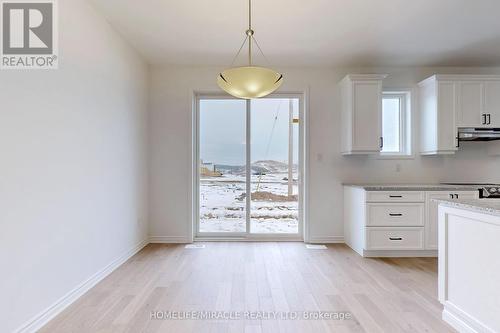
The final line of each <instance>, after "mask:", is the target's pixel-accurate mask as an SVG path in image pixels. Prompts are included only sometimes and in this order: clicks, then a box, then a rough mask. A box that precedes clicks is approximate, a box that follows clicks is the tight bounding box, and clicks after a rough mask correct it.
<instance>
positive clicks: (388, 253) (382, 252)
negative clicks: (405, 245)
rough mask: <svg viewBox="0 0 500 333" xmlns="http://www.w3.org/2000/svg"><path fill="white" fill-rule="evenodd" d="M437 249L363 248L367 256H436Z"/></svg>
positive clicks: (364, 254) (364, 255)
mask: <svg viewBox="0 0 500 333" xmlns="http://www.w3.org/2000/svg"><path fill="white" fill-rule="evenodd" d="M437 256H438V251H437V250H363V257H367V258H377V257H378V258H437Z"/></svg>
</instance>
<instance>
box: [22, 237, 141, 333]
mask: <svg viewBox="0 0 500 333" xmlns="http://www.w3.org/2000/svg"><path fill="white" fill-rule="evenodd" d="M148 243H149V242H148V240H147V239H145V240H143V241H142V242H141V243H139V244H137V245H136V246H135V247H133V248H132V249H130V250H129V251H127V252H125V253H124V254H122V255H121V256H119V257H118V258H116V259H115V260H113V261H112V262H111V263H110V264H108V265H107V266H106V267H104V268H103V269H101V270H100V271H98V272H97V273H95V274H94V275H92V276H91V277H90V278H88V279H87V280H86V281H84V282H82V283H80V284H79V285H78V286H76V288H74V289H73V290H71V291H70V292H68V293H67V294H66V295H64V296H63V297H61V298H60V299H58V300H57V301H56V302H55V303H54V304H52V305H51V306H50V307H48V308H47V309H45V310H44V311H42V312H40V313H39V314H37V315H36V316H34V317H33V318H32V319H30V320H29V321H28V322H26V323H25V324H23V325H22V326H21V327H19V328H18V329H17V330H15V331H14V332H16V333H31V332H36V331H38V330H39V329H40V328H42V327H43V326H44V325H46V324H47V323H48V322H49V321H50V320H51V319H52V318H54V317H55V316H57V315H58V314H59V313H61V312H62V311H63V310H64V309H66V308H67V307H68V306H69V305H71V304H72V303H73V302H74V301H76V300H77V299H78V298H80V297H81V296H83V294H85V293H86V292H87V291H88V290H89V289H90V288H92V287H94V286H95V285H96V284H97V283H99V282H100V281H101V280H102V279H104V278H105V277H106V276H108V275H109V274H111V273H112V272H113V271H114V270H115V269H117V268H118V267H119V266H120V265H122V264H123V263H124V262H125V261H127V260H128V259H130V258H131V257H132V256H133V255H134V254H136V253H137V252H139V251H140V250H141V249H142V248H144V247H145V246H146V245H148Z"/></svg>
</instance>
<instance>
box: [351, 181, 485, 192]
mask: <svg viewBox="0 0 500 333" xmlns="http://www.w3.org/2000/svg"><path fill="white" fill-rule="evenodd" d="M343 185H344V186H353V187H359V188H363V189H365V190H366V191H476V190H478V189H479V186H478V185H445V184H352V183H346V184H343Z"/></svg>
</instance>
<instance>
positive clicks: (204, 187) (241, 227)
mask: <svg viewBox="0 0 500 333" xmlns="http://www.w3.org/2000/svg"><path fill="white" fill-rule="evenodd" d="M260 177H261V179H260V187H259V189H258V191H259V192H271V193H273V194H279V195H287V193H288V181H287V180H284V178H285V177H287V173H285V172H276V173H269V174H266V175H263V176H260ZM296 177H297V175H295V177H294V178H296ZM258 180H259V176H258V175H252V178H251V181H252V193H253V192H255V191H257V183H258ZM293 187H294V191H293V193H294V194H297V193H298V187H297V185H296V184H294V186H293ZM200 231H201V232H245V176H244V175H232V174H225V175H223V176H222V177H205V178H201V179H200ZM250 232H252V233H298V201H256V200H252V201H251V210H250Z"/></svg>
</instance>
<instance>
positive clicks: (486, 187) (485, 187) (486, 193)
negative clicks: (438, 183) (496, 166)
mask: <svg viewBox="0 0 500 333" xmlns="http://www.w3.org/2000/svg"><path fill="white" fill-rule="evenodd" d="M445 184H446V185H470V186H477V189H478V191H479V198H481V199H500V184H476V183H445Z"/></svg>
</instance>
